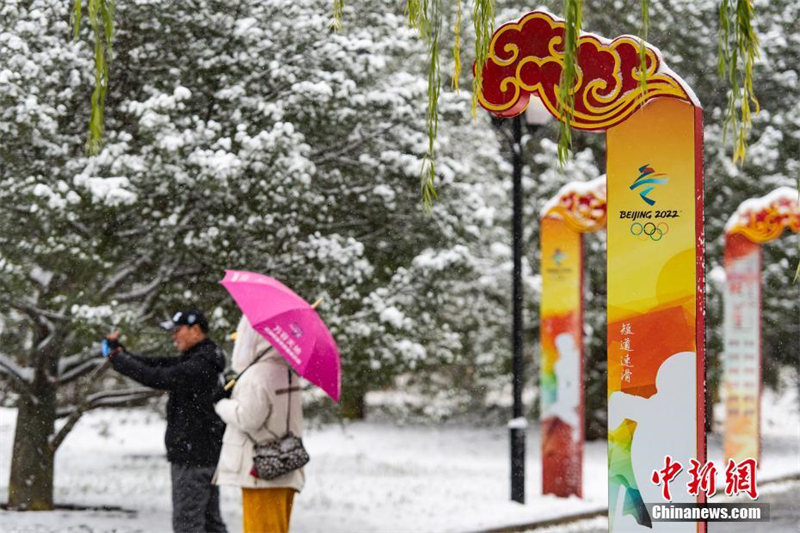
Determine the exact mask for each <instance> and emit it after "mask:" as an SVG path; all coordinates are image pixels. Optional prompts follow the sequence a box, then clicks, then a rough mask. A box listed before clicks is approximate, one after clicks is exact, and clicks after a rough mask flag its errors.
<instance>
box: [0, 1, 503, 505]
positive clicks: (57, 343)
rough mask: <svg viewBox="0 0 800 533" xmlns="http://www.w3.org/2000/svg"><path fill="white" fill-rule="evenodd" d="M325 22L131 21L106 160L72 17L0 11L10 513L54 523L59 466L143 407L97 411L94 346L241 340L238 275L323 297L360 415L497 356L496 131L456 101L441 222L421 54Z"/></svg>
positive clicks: (189, 16) (242, 12) (383, 9)
mask: <svg viewBox="0 0 800 533" xmlns="http://www.w3.org/2000/svg"><path fill="white" fill-rule="evenodd" d="M326 5H327V4H325V2H320V1H318V0H301V1H300V2H293V3H291V4H288V5H287V4H286V3H285V2H278V1H266V2H265V1H263V0H250V1H245V2H240V3H238V4H236V5H229V4H227V3H222V2H181V3H177V4H174V5H171V6H170V9H168V10H162V9H156V8H155V7H154V4H153V3H152V2H149V1H145V0H137V1H131V2H124V3H121V4H120V5H119V21H120V23H119V25H118V28H117V37H116V41H115V43H114V44H115V48H114V54H115V58H116V61H115V62H114V66H113V68H114V80H115V81H114V83H113V84H112V85H111V86H110V87H109V91H108V94H107V102H108V104H109V105H108V108H107V115H106V132H107V141H106V144H105V146H104V148H103V150H102V152H101V153H100V154H99V155H97V156H95V157H87V156H85V155H84V154H85V152H84V138H85V137H84V134H83V131H84V130H83V117H85V116H86V114H87V113H88V109H89V105H90V103H89V101H88V99H87V94H88V92H87V91H88V87H90V85H91V83H92V80H91V79H90V73H91V68H89V67H90V65H89V58H88V57H87V56H86V54H85V53H83V52H84V51H83V50H82V47H84V46H86V41H88V40H89V36H88V34H85V35H83V34H82V35H81V40H79V41H78V42H77V43H72V42H70V40H69V38H68V37H69V28H68V23H67V21H68V19H69V8H70V6H69V5H68V4H67V3H64V2H62V1H61V0H34V1H32V2H28V1H21V0H20V1H12V2H7V3H6V4H4V6H3V8H2V9H0V17H1V18H2V28H3V30H2V33H0V65H3V66H2V67H0V87H2V91H0V104H1V105H2V107H1V108H0V131H1V132H2V135H3V143H2V146H0V157H2V161H3V166H2V170H0V185H2V187H1V190H0V205H2V206H3V207H2V209H0V272H2V278H1V279H2V289H3V291H2V296H1V297H2V304H3V305H2V306H1V307H0V320H2V322H3V326H4V327H3V332H2V335H3V339H4V341H5V342H4V343H3V345H2V347H0V376H2V378H3V379H4V381H5V382H6V383H8V384H10V387H11V389H12V390H13V392H14V395H15V397H16V405H17V407H18V409H19V420H20V421H21V423H20V424H18V425H17V435H16V436H15V453H14V458H13V461H12V464H13V467H12V476H11V480H10V483H9V486H10V501H9V503H10V505H11V506H15V507H27V508H49V507H51V506H52V493H53V491H52V465H53V455H54V453H55V450H56V449H57V447H58V445H59V444H60V442H62V441H63V438H64V437H65V436H66V435H67V433H68V431H69V429H70V428H71V427H72V426H73V425H74V423H75V422H77V420H78V419H79V415H80V413H82V412H84V411H85V410H87V409H91V408H95V407H99V406H104V405H108V404H112V403H115V404H119V403H124V402H129V401H135V400H139V399H140V398H142V397H144V396H145V395H144V394H143V393H140V392H138V389H133V390H131V389H129V388H127V389H121V390H114V391H111V392H109V391H105V390H103V389H104V388H105V387H107V386H108V383H107V382H106V381H107V379H106V378H104V379H95V378H96V377H97V376H98V375H99V372H100V371H101V369H102V366H101V361H99V360H98V358H97V355H96V353H95V351H96V339H97V338H98V337H99V336H100V335H101V334H102V333H103V332H105V331H108V330H109V329H111V328H117V327H118V328H121V329H123V331H124V332H125V333H126V334H127V338H126V339H125V341H126V342H127V343H128V344H129V345H132V346H141V345H144V344H148V343H150V341H153V342H155V339H156V338H157V337H155V334H154V328H153V327H152V323H153V322H154V321H153V318H154V317H156V316H163V315H164V314H165V313H166V312H168V310H170V309H174V308H175V307H176V306H178V305H186V304H187V303H188V304H193V305H198V306H200V307H203V308H205V309H207V310H209V312H210V313H211V316H212V317H213V321H214V324H213V325H214V328H215V333H217V334H218V333H221V332H225V331H227V328H230V327H231V326H232V324H235V321H236V320H237V315H236V311H235V308H234V306H233V304H232V302H231V301H230V300H229V299H228V298H227V296H226V294H225V292H224V291H223V290H222V289H221V287H220V286H219V285H218V281H219V279H221V277H222V271H223V269H224V268H242V269H251V270H257V271H261V272H265V273H267V274H270V275H273V276H275V277H277V278H279V279H282V280H284V281H286V282H287V283H288V284H289V285H290V286H292V287H293V288H294V289H295V290H297V291H298V292H299V293H300V294H302V295H304V296H305V297H306V298H308V299H312V298H316V297H319V296H322V297H324V298H325V301H324V303H323V306H322V308H321V313H322V315H323V317H324V318H325V320H326V321H327V322H328V324H329V325H330V326H331V328H332V330H333V333H334V335H335V337H336V338H337V341H338V343H339V346H340V349H341V352H342V358H343V376H344V388H343V389H344V394H345V397H344V401H343V403H344V404H345V405H344V407H343V411H350V412H351V413H355V414H358V406H359V405H360V403H361V400H362V398H363V394H364V393H365V392H366V391H367V390H369V389H371V388H379V387H382V386H385V385H386V384H388V383H389V382H390V381H391V378H392V377H393V376H394V375H396V374H398V373H400V372H404V371H409V370H414V369H418V368H422V367H425V368H428V369H432V368H435V367H436V365H437V363H439V364H440V363H447V364H449V365H456V366H458V365H460V367H469V366H473V367H478V366H479V365H480V364H481V362H482V360H481V359H479V358H475V357H474V356H473V354H474V353H475V352H476V351H477V350H482V351H483V352H484V353H485V354H486V357H489V358H490V359H492V358H496V357H497V354H498V353H501V352H500V351H499V350H498V349H497V345H498V343H500V344H502V343H504V342H507V340H506V339H505V338H502V337H498V338H497V339H495V335H494V334H493V333H492V331H491V330H492V329H493V328H497V327H500V326H499V324H501V323H502V322H503V321H504V317H503V312H502V311H501V310H502V309H503V308H504V303H505V302H504V301H503V298H504V297H505V296H504V295H496V294H494V293H496V291H497V287H496V286H495V285H494V284H487V285H491V286H488V287H487V288H486V289H485V291H484V292H485V293H486V294H487V296H485V297H484V296H479V297H480V298H483V301H486V302H489V301H490V300H491V299H493V298H496V299H498V300H499V301H494V302H492V303H493V304H494V305H495V306H496V307H495V308H492V309H490V310H489V311H488V312H487V311H486V310H484V309H483V308H482V307H483V303H481V306H480V307H474V306H470V305H469V302H467V301H466V300H465V297H466V295H468V294H475V289H477V294H479V295H480V294H482V293H481V286H480V285H476V282H477V281H478V280H481V279H483V280H484V282H485V280H486V276H487V275H488V274H490V273H491V272H493V271H494V270H496V269H497V265H498V264H500V265H502V264H503V263H504V261H505V258H504V257H503V255H502V254H500V255H496V254H494V253H493V252H492V250H493V249H492V247H491V246H490V244H491V243H492V242H494V240H495V239H496V240H497V241H500V242H507V230H506V229H505V226H502V225H501V223H502V222H503V217H504V215H503V214H498V213H496V204H498V203H502V202H503V201H504V198H503V187H502V185H501V184H498V182H497V181H494V178H495V176H497V175H498V174H499V172H498V171H497V165H498V153H497V149H498V148H497V147H498V144H497V143H496V142H494V139H493V134H492V133H491V131H492V130H491V129H488V123H487V122H486V121H484V122H482V124H483V126H484V128H487V129H486V130H481V129H479V128H475V127H474V126H473V125H472V123H471V119H470V116H469V96H468V95H463V96H455V95H454V96H452V97H448V98H446V99H445V103H446V105H445V107H446V109H445V114H444V116H443V120H442V124H441V129H442V132H443V137H442V138H441V139H440V142H442V143H443V147H442V153H443V157H442V160H441V162H440V170H439V172H440V173H441V178H442V186H441V187H442V188H441V190H442V193H443V197H444V198H446V200H445V201H442V202H440V203H438V204H437V205H436V206H435V207H434V213H433V216H430V217H429V216H428V215H426V214H425V212H424V211H423V210H421V209H420V208H419V203H418V199H419V190H418V187H419V182H418V177H419V171H420V168H421V164H422V155H423V154H424V153H425V147H426V134H425V131H424V120H423V118H422V117H424V98H423V95H424V93H425V87H426V84H425V83H426V82H425V79H424V78H423V77H421V76H420V75H419V74H417V72H418V71H417V70H416V69H415V68H411V67H412V66H414V65H416V64H421V62H424V53H423V51H422V49H421V47H420V44H419V43H418V41H416V40H415V39H414V38H413V37H412V35H411V33H410V31H409V30H408V29H406V28H405V26H404V22H403V19H402V16H401V15H396V16H393V15H389V14H387V13H389V12H390V11H391V10H390V9H389V7H388V5H387V4H385V3H384V2H381V1H378V0H376V1H374V2H371V3H370V4H369V6H368V8H366V7H365V6H360V7H359V13H358V17H359V20H360V21H362V22H364V24H363V25H361V26H359V27H358V28H356V27H354V26H351V27H348V29H347V30H346V31H344V32H342V33H340V34H331V33H330V31H329V28H328V22H329V21H328V18H327V17H326V16H325V9H326ZM345 16H347V13H345ZM487 131H488V132H489V133H488V134H487ZM442 139H447V142H446V143H445V142H444V141H442ZM487 174H489V175H491V176H492V178H493V179H492V180H487ZM421 287H427V290H426V291H420V290H419V289H420V288H421ZM443 307H446V308H448V309H450V310H451V311H447V312H445V311H442V308H443ZM498 309H500V310H498ZM162 347H163V342H162ZM108 379H110V378H108ZM62 416H66V417H68V418H67V421H68V423H67V424H66V425H57V424H56V419H57V418H58V417H62ZM22 421H24V423H22Z"/></svg>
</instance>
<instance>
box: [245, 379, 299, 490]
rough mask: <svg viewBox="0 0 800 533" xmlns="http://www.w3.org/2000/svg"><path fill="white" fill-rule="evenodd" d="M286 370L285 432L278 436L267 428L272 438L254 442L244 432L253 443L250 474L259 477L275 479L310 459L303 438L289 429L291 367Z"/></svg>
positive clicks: (278, 392)
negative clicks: (287, 379)
mask: <svg viewBox="0 0 800 533" xmlns="http://www.w3.org/2000/svg"><path fill="white" fill-rule="evenodd" d="M248 368H249V367H248ZM287 372H288V374H289V388H288V389H286V390H287V391H288V393H289V399H288V400H287V402H286V432H285V433H284V434H283V436H278V435H276V434H275V433H273V432H272V431H269V429H267V431H269V432H270V433H272V435H273V436H274V438H273V439H270V440H267V441H263V442H256V440H255V439H253V437H251V436H250V435H249V434H248V433H245V435H247V438H249V439H250V441H251V442H252V443H253V467H252V468H251V469H250V475H251V476H253V477H257V478H259V479H265V480H271V479H275V478H277V477H280V476H283V475H285V474H288V473H289V472H292V471H294V470H297V469H298V468H301V467H303V466H304V465H305V464H306V463H308V461H309V460H310V457H309V456H308V452H307V451H306V449H305V447H303V440H302V439H301V438H300V437H298V436H296V435H295V434H294V433H292V431H291V430H290V429H289V427H290V426H289V421H290V415H291V413H292V369H291V368H288V369H287ZM240 375H241V374H240ZM282 392H284V391H283V390H278V391H276V394H281V393H282Z"/></svg>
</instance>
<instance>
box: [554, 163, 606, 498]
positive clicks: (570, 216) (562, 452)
mask: <svg viewBox="0 0 800 533" xmlns="http://www.w3.org/2000/svg"><path fill="white" fill-rule="evenodd" d="M605 221H606V193H605V176H604V177H602V178H599V179H597V180H594V181H592V182H588V183H587V182H576V183H570V184H567V185H565V186H564V187H562V189H561V190H560V191H559V192H558V194H557V195H556V196H555V197H554V198H553V199H552V200H551V201H550V202H548V203H547V205H545V208H544V209H543V215H542V219H541V228H540V235H541V275H542V295H541V308H540V313H541V314H540V316H541V319H540V320H541V327H540V341H541V350H542V351H541V353H542V362H541V367H540V381H539V384H540V387H539V390H540V395H541V407H542V408H541V431H542V493H543V494H554V495H556V496H561V497H567V496H572V495H575V496H581V495H582V478H583V442H584V429H583V428H584V414H583V412H584V408H583V405H584V398H583V237H582V234H583V233H586V232H592V231H598V230H600V229H604V228H605Z"/></svg>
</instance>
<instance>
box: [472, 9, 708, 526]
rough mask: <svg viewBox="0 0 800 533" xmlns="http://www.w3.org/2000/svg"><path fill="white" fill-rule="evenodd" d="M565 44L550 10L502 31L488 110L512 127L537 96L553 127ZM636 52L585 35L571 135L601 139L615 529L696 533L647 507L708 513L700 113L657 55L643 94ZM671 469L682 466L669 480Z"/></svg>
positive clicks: (487, 76) (489, 73)
mask: <svg viewBox="0 0 800 533" xmlns="http://www.w3.org/2000/svg"><path fill="white" fill-rule="evenodd" d="M564 32H565V30H564V23H563V21H562V20H560V19H557V18H555V17H553V16H552V15H550V14H549V13H546V12H542V11H534V12H532V13H528V14H527V15H525V16H523V17H522V18H521V19H519V20H518V21H516V22H511V23H508V24H504V25H503V26H501V27H500V28H498V29H497V31H496V32H495V34H494V36H493V38H492V42H491V44H490V52H489V53H490V56H489V60H488V62H487V64H486V66H485V67H484V70H483V85H482V94H481V97H480V103H481V105H482V106H483V107H484V108H485V109H487V110H488V111H490V112H491V113H493V114H494V115H496V116H500V117H510V116H514V115H517V114H519V113H521V112H523V111H524V110H525V108H526V107H527V105H528V103H529V101H530V98H531V97H535V98H540V99H541V100H542V102H543V103H544V105H545V106H546V107H547V109H549V110H550V112H551V113H552V114H554V115H555V116H556V117H559V116H560V109H559V103H558V100H557V94H558V91H557V85H558V81H559V78H560V75H561V69H562V63H563V53H562V51H563V43H564ZM641 44H642V43H641V41H640V40H639V39H638V38H635V37H629V36H623V37H619V38H617V39H614V40H613V41H609V40H606V39H604V38H602V37H598V36H596V35H592V34H582V35H581V36H580V38H579V40H578V77H577V80H576V82H575V87H574V89H573V91H574V94H575V112H574V115H573V117H572V121H571V124H570V125H571V126H572V127H573V128H576V129H582V130H588V131H598V132H599V131H604V132H606V143H607V146H606V148H607V164H606V169H607V195H608V198H607V209H608V214H607V217H608V219H607V231H608V421H609V422H608V424H609V426H608V430H609V431H608V433H609V437H608V438H609V443H608V446H609V448H608V461H609V477H608V490H609V531H612V532H615V533H616V532H623V531H624V532H639V531H641V532H645V531H648V532H652V531H656V532H659V531H670V532H672V531H675V532H702V531H705V529H706V525H705V523H703V522H661V521H658V520H656V518H657V517H653V516H651V514H650V511H649V510H648V507H647V506H646V505H645V504H650V503H663V502H664V501H665V498H664V494H663V490H662V489H663V488H664V483H670V484H671V496H670V497H671V501H673V502H702V501H704V493H702V492H700V494H699V495H696V496H695V495H690V494H689V492H688V489H687V483H688V481H689V476H688V473H687V472H688V470H689V468H690V466H691V463H690V461H691V460H692V459H695V460H697V461H699V462H700V463H701V464H704V463H705V460H706V457H705V403H704V398H705V394H704V390H705V354H704V336H703V332H704V323H703V306H704V298H703V287H704V273H703V186H702V184H703V177H702V176H703V172H702V144H703V141H702V109H701V108H700V105H699V102H698V101H697V98H696V97H695V96H694V93H693V92H692V90H691V89H690V88H689V87H688V85H686V83H685V82H684V81H683V80H681V79H680V78H679V77H678V76H677V75H676V74H675V73H674V72H672V71H671V70H670V69H669V68H667V66H666V65H665V63H664V61H663V59H662V58H661V54H660V52H659V51H658V50H657V49H656V48H654V47H653V46H651V45H649V44H645V45H644V46H645V50H644V52H645V55H646V65H647V68H646V72H645V76H646V79H647V84H646V91H645V92H643V90H642V88H641V85H640V80H639V76H640V74H639V73H640V55H639V51H640V46H641ZM667 461H671V462H679V463H680V464H681V465H685V466H684V467H683V469H682V470H681V471H680V472H679V473H678V474H677V475H675V476H670V478H671V480H664V479H662V478H661V472H664V471H669V470H670V469H668V468H666V466H665V463H666V462H667ZM665 477H666V476H665Z"/></svg>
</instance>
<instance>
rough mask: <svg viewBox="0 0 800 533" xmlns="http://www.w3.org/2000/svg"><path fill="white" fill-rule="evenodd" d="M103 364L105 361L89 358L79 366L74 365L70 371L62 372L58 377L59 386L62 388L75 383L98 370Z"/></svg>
mask: <svg viewBox="0 0 800 533" xmlns="http://www.w3.org/2000/svg"><path fill="white" fill-rule="evenodd" d="M102 364H103V360H102V359H100V358H99V357H89V358H87V359H84V360H83V361H81V362H80V363H79V364H76V365H73V366H72V367H71V368H70V369H69V370H66V371H65V372H60V373H59V375H58V384H59V386H60V385H65V384H67V383H70V382H72V381H75V380H76V379H78V378H81V377H83V376H85V375H87V374H89V373H90V372H92V371H93V370H96V369H97V368H99V367H100V366H102Z"/></svg>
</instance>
